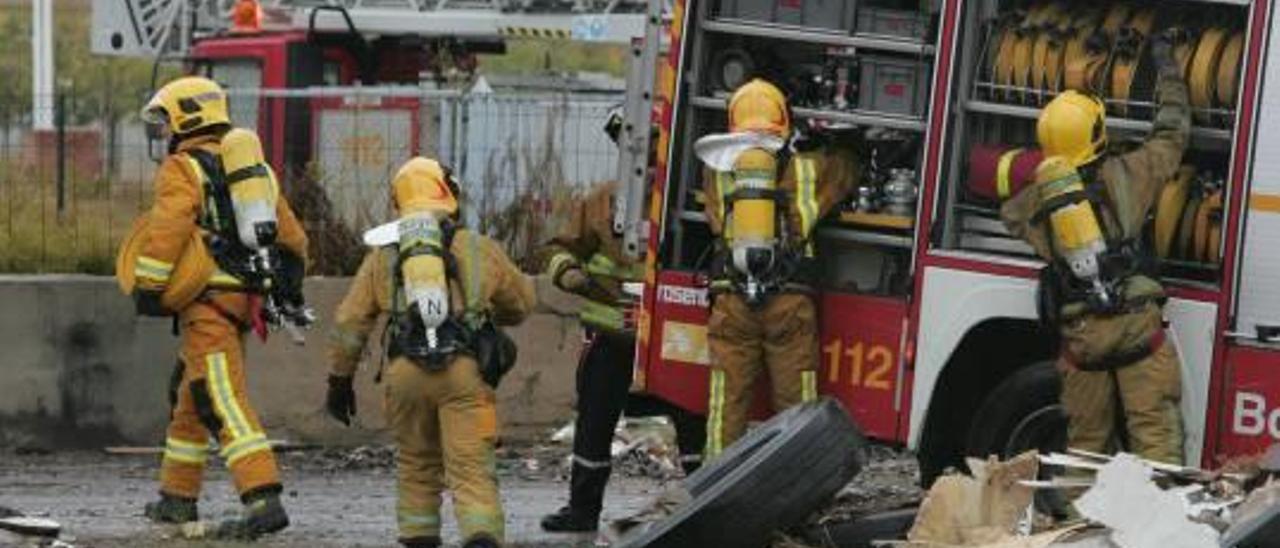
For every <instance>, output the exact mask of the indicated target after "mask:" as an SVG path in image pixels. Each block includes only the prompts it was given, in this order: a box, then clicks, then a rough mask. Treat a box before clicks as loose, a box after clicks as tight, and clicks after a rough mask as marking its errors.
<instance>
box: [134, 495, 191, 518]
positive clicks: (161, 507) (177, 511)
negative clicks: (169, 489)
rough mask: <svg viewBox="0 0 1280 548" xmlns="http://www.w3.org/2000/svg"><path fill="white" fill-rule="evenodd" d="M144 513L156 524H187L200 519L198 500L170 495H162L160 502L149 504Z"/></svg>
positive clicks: (144, 508)
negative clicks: (197, 508)
mask: <svg viewBox="0 0 1280 548" xmlns="http://www.w3.org/2000/svg"><path fill="white" fill-rule="evenodd" d="M142 513H143V515H145V516H147V519H150V520H151V521H154V522H156V523H187V522H190V521H196V520H198V519H200V512H199V511H197V510H196V499H189V498H186V497H175V496H173V495H170V494H168V493H160V500H158V501H156V502H148V503H147V505H146V506H145V507H143V511H142Z"/></svg>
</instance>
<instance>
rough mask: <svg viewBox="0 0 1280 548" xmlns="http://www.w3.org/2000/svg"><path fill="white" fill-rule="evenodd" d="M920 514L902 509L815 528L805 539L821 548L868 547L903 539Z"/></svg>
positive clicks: (908, 509) (806, 534) (911, 509)
mask: <svg viewBox="0 0 1280 548" xmlns="http://www.w3.org/2000/svg"><path fill="white" fill-rule="evenodd" d="M919 511H920V509H919V508H902V509H899V510H889V511H887V512H877V513H875V514H868V515H865V516H860V517H856V518H853V519H850V520H847V521H838V522H834V523H824V524H821V525H816V526H814V527H812V528H810V529H809V530H808V531H805V535H804V540H805V542H807V543H809V544H810V545H812V546H822V547H824V548H826V547H837V548H871V546H872V543H874V542H876V541H882V540H905V539H906V538H907V531H909V530H910V529H911V526H912V525H914V524H915V521H916V514H918V513H919Z"/></svg>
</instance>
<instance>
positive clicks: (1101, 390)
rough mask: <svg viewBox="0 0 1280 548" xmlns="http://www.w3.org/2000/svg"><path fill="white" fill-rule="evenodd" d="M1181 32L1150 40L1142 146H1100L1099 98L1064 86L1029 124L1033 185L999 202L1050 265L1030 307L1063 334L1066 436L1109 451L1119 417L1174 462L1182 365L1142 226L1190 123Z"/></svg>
mask: <svg viewBox="0 0 1280 548" xmlns="http://www.w3.org/2000/svg"><path fill="white" fill-rule="evenodd" d="M1179 39H1181V33H1179V32H1178V31H1169V32H1166V33H1165V34H1162V35H1160V36H1158V37H1157V38H1156V40H1155V42H1154V44H1153V47H1152V55H1153V56H1154V58H1155V62H1156V66H1157V70H1158V73H1159V80H1158V83H1157V87H1156V94H1157V98H1158V102H1159V107H1158V109H1157V111H1156V114H1155V124H1154V128H1153V129H1152V132H1151V134H1150V136H1149V137H1148V138H1147V140H1146V141H1145V142H1144V143H1143V144H1142V145H1141V146H1139V147H1138V148H1136V149H1134V150H1131V151H1129V152H1126V153H1123V154H1110V153H1107V152H1106V151H1105V150H1104V149H1105V148H1106V129H1105V121H1104V107H1103V102H1102V101H1101V100H1100V99H1098V98H1096V97H1094V96H1092V95H1089V94H1086V93H1082V92H1079V91H1066V92H1063V93H1062V94H1060V95H1058V97H1056V98H1055V99H1054V100H1053V101H1052V102H1050V103H1049V104H1048V105H1046V106H1045V108H1044V110H1043V112H1041V114H1040V118H1039V121H1038V123H1037V128H1036V130H1037V137H1038V139H1039V142H1040V146H1041V147H1042V148H1043V150H1044V153H1045V155H1046V159H1045V160H1044V161H1043V162H1042V163H1041V164H1040V166H1039V167H1038V168H1037V170H1036V182H1035V184H1033V185H1031V186H1028V187H1026V188H1024V189H1023V190H1021V191H1020V192H1019V193H1018V194H1017V195H1015V196H1014V197H1013V198H1012V199H1010V200H1009V201H1007V202H1006V203H1005V204H1004V205H1003V206H1002V208H1001V216H1002V217H1003V219H1004V222H1005V224H1006V225H1007V226H1008V228H1009V230H1010V231H1011V232H1012V233H1013V234H1014V235H1016V236H1018V237H1021V238H1023V239H1025V240H1026V241H1027V242H1028V243H1030V244H1031V246H1032V247H1033V248H1035V251H1036V253H1037V254H1038V255H1040V257H1041V258H1043V259H1044V260H1045V261H1046V262H1047V263H1048V266H1046V267H1045V268H1044V270H1043V271H1042V273H1041V278H1040V287H1039V294H1040V299H1039V309H1040V316H1041V318H1042V319H1043V320H1044V321H1045V322H1046V323H1047V324H1049V326H1051V327H1052V328H1053V329H1056V330H1057V331H1058V333H1059V334H1060V336H1061V344H1060V348H1061V353H1060V356H1059V358H1058V361H1057V363H1058V368H1059V370H1060V371H1061V373H1062V405H1063V407H1064V408H1065V410H1066V412H1067V416H1068V427H1067V442H1068V443H1069V444H1070V446H1071V447H1075V448H1079V449H1086V450H1089V451H1096V452H1104V451H1108V450H1114V449H1116V447H1115V446H1114V444H1113V443H1112V442H1113V441H1115V440H1116V439H1117V436H1116V431H1115V430H1116V428H1115V426H1116V424H1117V416H1119V417H1122V418H1123V425H1124V428H1125V430H1126V433H1127V439H1128V441H1129V449H1130V450H1131V451H1133V452H1135V453H1137V454H1139V455H1141V456H1142V457H1144V458H1148V459H1152V460H1157V461H1163V462H1168V463H1174V464H1177V463H1181V462H1182V455H1183V452H1182V426H1181V419H1180V416H1179V412H1178V409H1179V404H1178V402H1179V399H1180V397H1181V381H1180V373H1179V370H1180V365H1179V363H1178V356H1177V354H1176V352H1175V351H1174V348H1173V346H1172V345H1171V344H1170V343H1169V342H1168V341H1167V340H1166V338H1165V326H1164V320H1163V312H1162V310H1163V305H1164V302H1165V293H1164V290H1163V288H1162V287H1161V286H1160V284H1159V283H1158V282H1157V281H1156V280H1155V275H1154V273H1153V270H1154V267H1153V264H1152V263H1153V259H1152V256H1151V253H1150V250H1149V249H1148V246H1147V245H1145V244H1144V243H1143V242H1142V240H1141V234H1142V229H1143V226H1144V224H1145V222H1146V220H1147V216H1148V214H1149V213H1150V211H1151V208H1152V206H1153V204H1154V203H1155V201H1156V199H1157V197H1158V196H1159V192H1160V189H1161V187H1162V185H1163V184H1164V182H1165V181H1168V180H1170V179H1172V178H1173V177H1174V176H1175V175H1176V174H1177V171H1178V168H1179V165H1180V163H1181V161H1182V155H1183V151H1184V150H1185V148H1186V144H1187V138H1188V134H1189V132H1190V123H1191V122H1190V113H1189V112H1188V106H1187V86H1186V84H1185V83H1184V82H1183V79H1182V74H1181V70H1180V69H1179V66H1178V64H1177V63H1176V62H1175V61H1174V57H1173V54H1172V43H1173V42H1175V41H1176V40H1179Z"/></svg>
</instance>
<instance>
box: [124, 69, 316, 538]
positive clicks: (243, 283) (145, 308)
mask: <svg viewBox="0 0 1280 548" xmlns="http://www.w3.org/2000/svg"><path fill="white" fill-rule="evenodd" d="M142 118H143V120H144V121H145V122H146V123H147V124H148V126H149V130H150V132H152V133H153V134H156V135H159V136H162V137H163V136H168V143H169V153H168V156H167V157H165V158H164V159H163V161H162V163H161V164H160V167H159V169H158V170H157V172H156V178H155V181H156V183H155V185H156V190H155V192H156V194H155V203H154V205H153V206H152V207H151V209H150V211H149V212H148V213H147V214H146V215H145V216H144V217H142V218H140V219H139V221H138V222H137V223H135V226H134V230H133V232H132V233H131V234H130V235H129V236H128V237H126V239H125V243H124V245H123V246H122V247H121V253H120V256H119V258H118V259H117V276H118V277H119V279H120V282H121V288H122V289H124V290H125V292H126V293H131V294H132V295H133V298H134V300H135V302H136V304H137V309H138V312H139V313H140V314H142V315H148V316H174V317H175V326H176V327H177V328H178V331H179V332H180V334H181V339H182V341H181V349H180V351H179V355H178V356H179V357H178V365H177V369H176V370H175V371H174V374H173V377H172V382H171V384H170V402H171V405H172V409H171V413H170V421H169V427H168V431H167V433H166V440H165V449H164V457H163V459H162V461H161V467H160V500H158V501H156V502H153V503H150V504H147V505H146V509H145V514H146V516H147V517H148V518H150V519H152V520H153V521H156V522H163V523H184V522H191V521H196V520H197V519H198V514H197V509H196V501H197V499H198V498H199V496H200V491H201V483H202V478H203V475H204V468H205V460H206V458H207V455H208V451H209V448H210V443H209V438H210V436H215V437H216V438H217V441H218V445H219V446H220V447H221V451H220V453H219V454H220V456H221V457H222V458H223V459H225V461H226V463H227V467H228V468H229V469H230V471H231V477H232V480H233V481H234V483H235V487H236V490H237V491H238V492H239V494H240V499H241V501H242V502H243V503H244V505H245V510H244V515H243V517H242V518H240V519H236V520H229V521H226V522H223V523H222V524H220V525H219V526H218V527H217V529H216V530H215V531H214V536H216V537H221V538H240V539H244V538H256V537H258V536H260V535H263V534H266V533H272V532H275V531H279V530H280V529H283V528H285V527H287V526H288V524H289V518H288V516H287V514H286V512H285V510H284V507H283V506H282V505H281V503H280V492H281V484H280V474H279V471H278V469H277V467H276V461H275V457H274V456H273V454H272V451H271V446H270V444H269V443H268V441H267V437H266V434H264V433H263V429H262V425H261V423H260V422H259V420H258V416H257V414H256V413H255V412H254V410H253V407H252V406H250V404H249V400H248V395H247V393H246V391H245V385H246V381H245V362H244V347H243V341H244V333H245V332H247V331H249V330H256V331H258V332H259V334H260V335H262V336H264V337H265V327H266V324H272V325H273V326H278V325H280V324H281V323H292V324H297V325H306V324H309V323H310V316H309V312H308V311H307V310H306V309H305V308H304V307H303V304H302V294H301V284H302V273H303V270H304V268H305V262H306V249H307V237H306V234H305V233H304V232H303V229H302V225H301V224H300V223H299V222H298V220H297V218H296V217H295V216H294V214H293V212H292V210H291V209H290V208H289V204H288V203H287V202H286V201H285V199H284V197H283V196H281V194H280V188H279V185H278V184H277V181H276V179H275V175H274V173H273V172H272V171H271V169H270V168H269V167H268V166H267V165H266V163H265V162H264V161H263V158H262V147H261V143H259V141H258V138H257V135H256V134H254V133H253V132H251V131H248V130H244V129H239V128H232V126H231V120H230V118H229V117H228V115H227V98H226V95H225V93H224V92H223V90H222V89H221V87H220V86H218V84H217V83H216V82H213V81H212V80H208V79H205V78H199V77H183V78H179V79H177V80H174V81H172V82H170V83H169V84H167V85H165V86H164V87H163V88H161V89H160V90H159V91H157V92H156V94H155V96H154V97H153V98H152V99H151V100H150V102H148V103H147V105H146V106H145V107H144V108H143V110H142Z"/></svg>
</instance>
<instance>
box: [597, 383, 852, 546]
mask: <svg viewBox="0 0 1280 548" xmlns="http://www.w3.org/2000/svg"><path fill="white" fill-rule="evenodd" d="M865 447H866V441H865V440H864V439H863V437H862V432H861V431H860V430H859V429H858V427H857V426H856V425H854V424H853V421H852V420H851V419H850V418H849V415H848V413H846V412H845V410H844V409H843V408H842V407H841V406H840V404H839V403H838V402H837V401H836V400H834V399H831V398H822V399H821V400H818V401H815V402H810V403H806V404H802V405H797V406H795V407H792V408H791V409H788V410H786V411H783V412H782V413H779V414H777V415H775V416H774V417H773V418H771V419H769V420H768V421H766V422H765V423H764V424H762V425H760V426H759V427H757V428H756V429H755V430H753V431H751V432H749V433H748V434H747V435H746V436H743V437H742V439H740V440H738V441H737V442H736V443H734V444H733V445H731V446H729V447H728V448H726V449H725V451H724V453H722V454H721V455H720V456H719V457H717V458H716V459H715V460H713V461H711V462H710V463H708V464H707V465H705V466H703V467H702V468H700V469H698V471H697V472H695V473H694V474H693V475H692V476H689V478H687V479H686V480H685V481H684V483H683V487H684V488H685V489H686V490H687V491H688V492H689V495H690V497H691V500H690V501H689V502H688V503H687V504H685V505H683V506H681V507H680V508H678V509H676V511H675V512H674V513H673V514H672V515H671V516H669V517H667V518H666V519H663V520H661V521H657V522H653V523H649V524H644V525H640V526H637V527H636V528H635V529H633V530H631V531H629V532H628V533H627V534H626V535H625V536H624V537H623V538H622V539H620V540H619V542H618V544H617V546H619V547H655V548H656V547H667V546H672V547H678V546H719V547H732V548H736V547H743V548H747V547H758V546H766V545H768V544H769V542H770V541H771V540H772V532H773V531H775V530H778V529H782V528H785V527H788V526H791V525H795V524H797V523H799V522H801V521H803V520H804V519H805V518H806V517H808V516H809V515H810V514H811V513H813V512H814V511H815V510H817V509H818V508H819V507H821V506H822V504H823V503H825V502H827V501H829V500H830V499H831V497H832V496H834V495H835V493H836V492H837V491H839V490H840V489H841V488H842V487H844V486H845V485H846V484H848V483H849V480H851V479H853V477H854V476H855V475H857V474H858V472H859V471H861V470H862V454H863V449H864V448H865Z"/></svg>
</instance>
